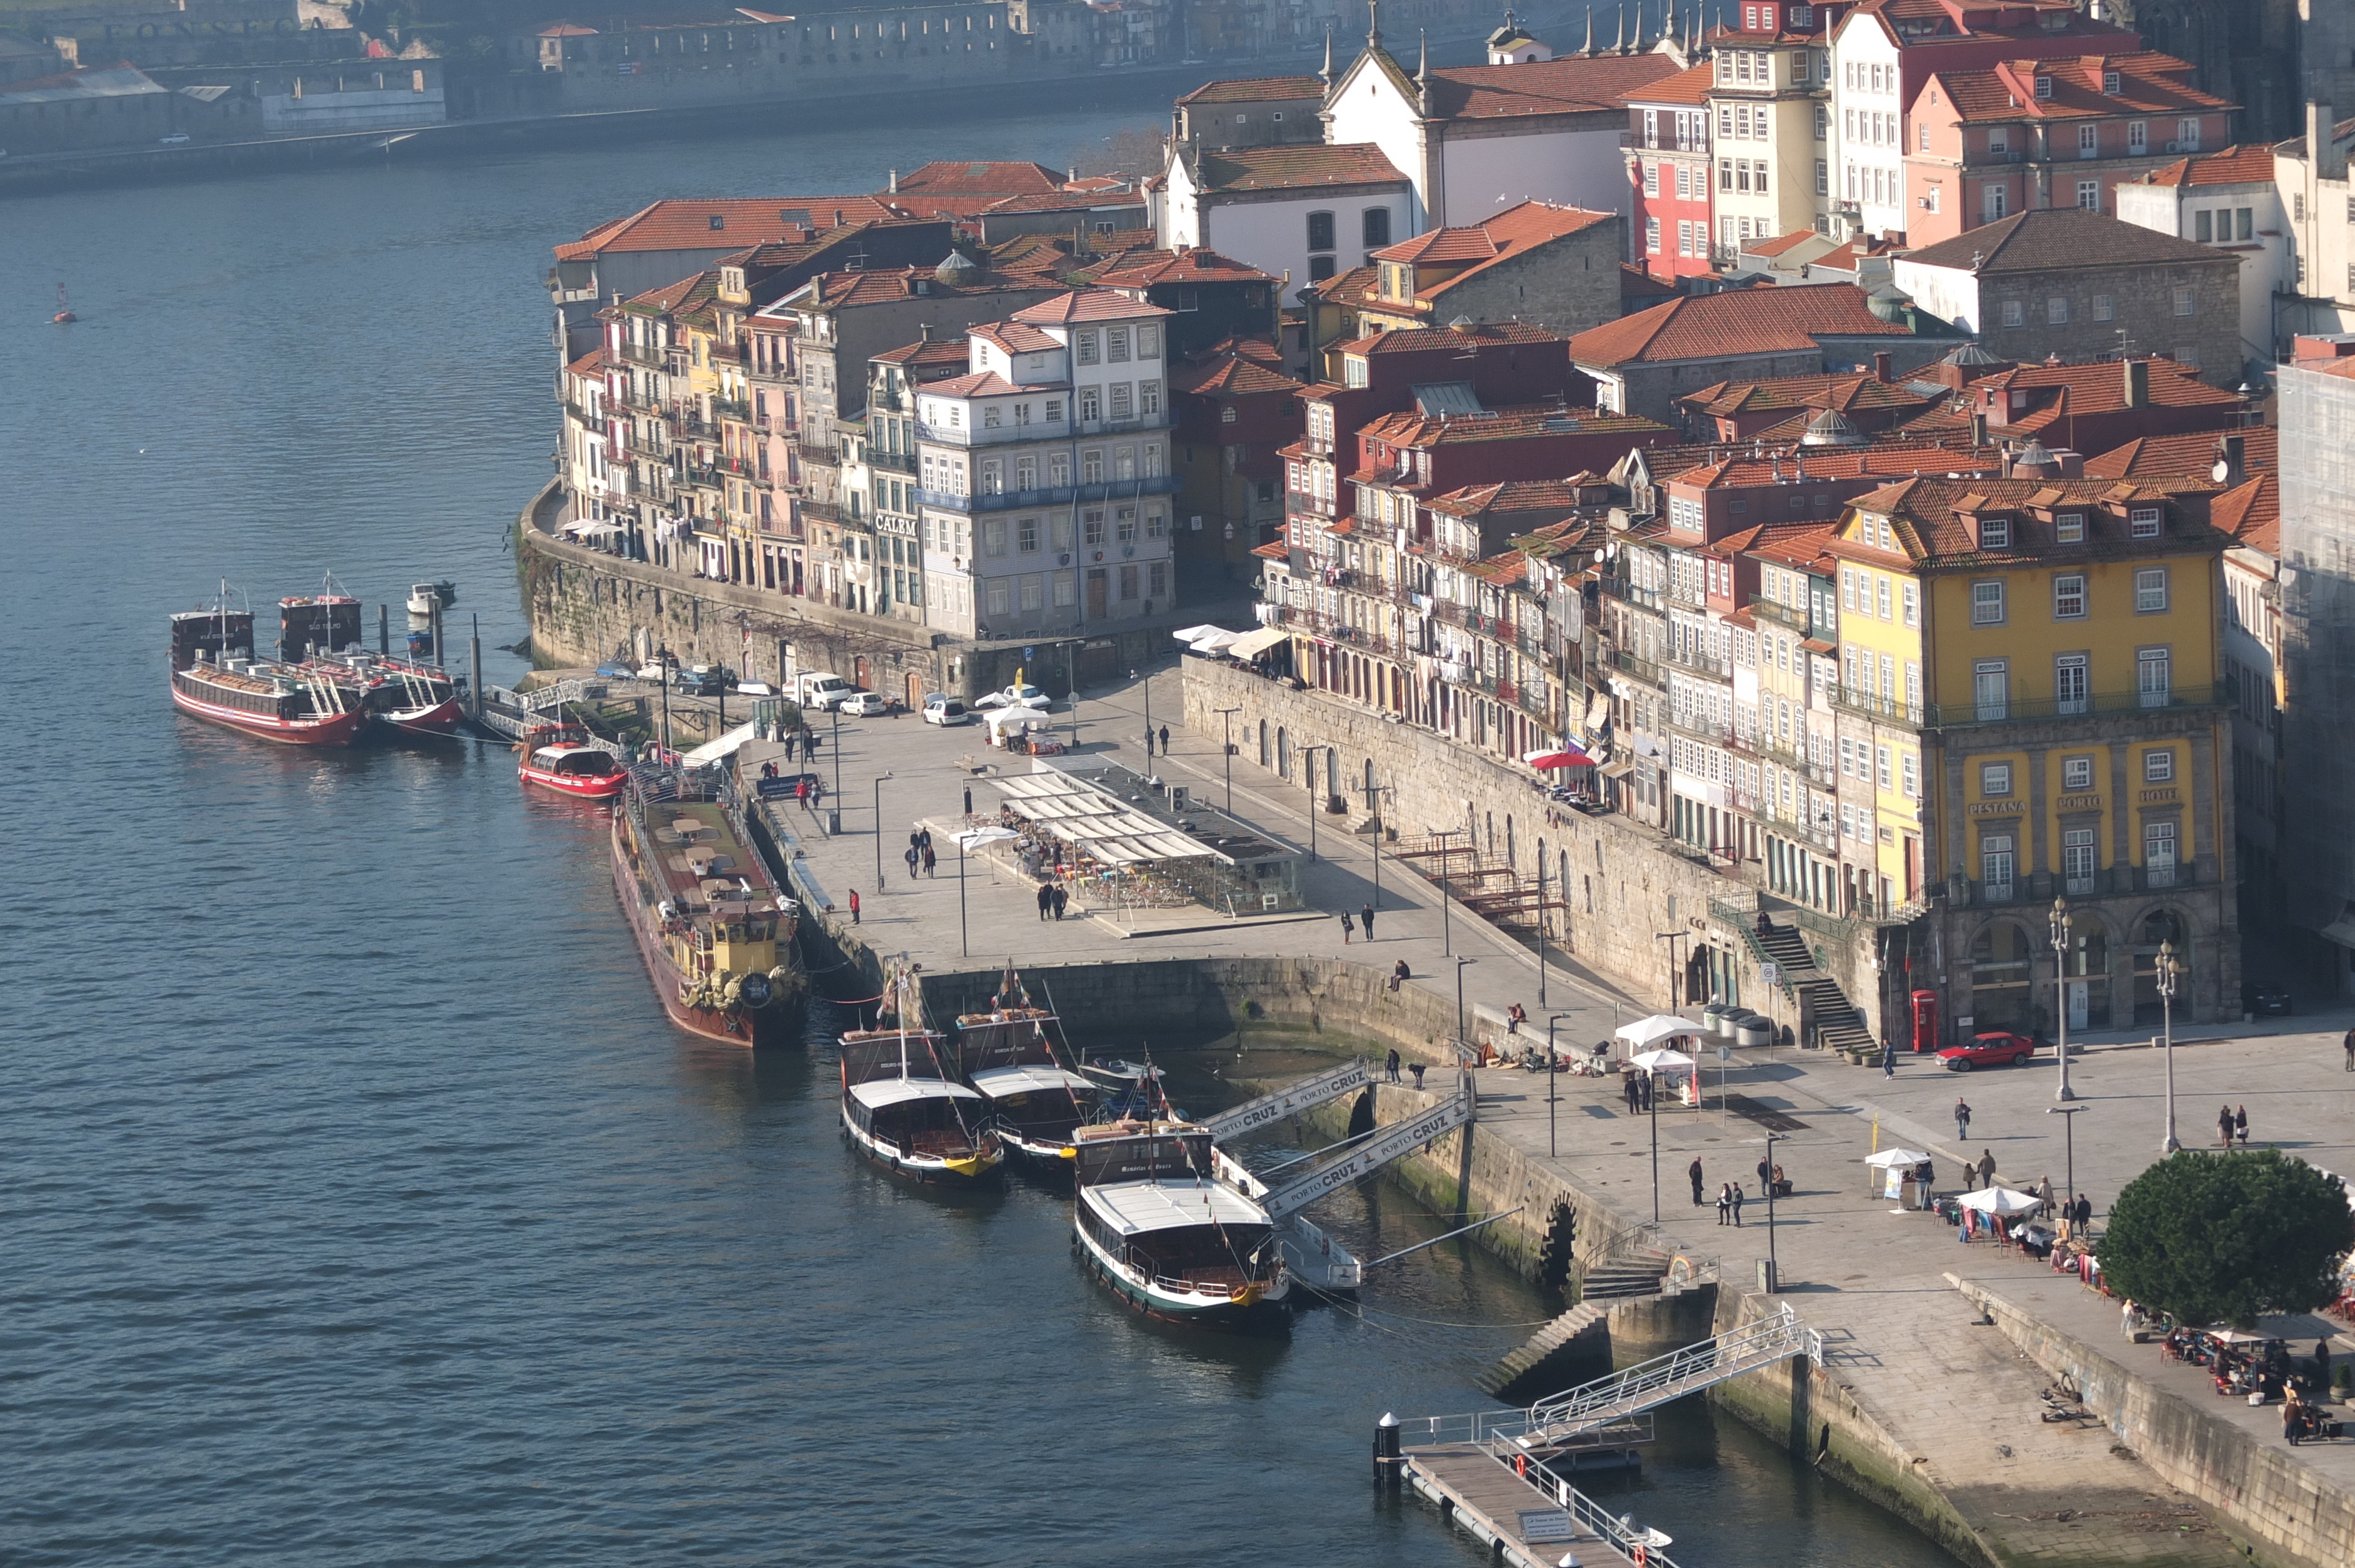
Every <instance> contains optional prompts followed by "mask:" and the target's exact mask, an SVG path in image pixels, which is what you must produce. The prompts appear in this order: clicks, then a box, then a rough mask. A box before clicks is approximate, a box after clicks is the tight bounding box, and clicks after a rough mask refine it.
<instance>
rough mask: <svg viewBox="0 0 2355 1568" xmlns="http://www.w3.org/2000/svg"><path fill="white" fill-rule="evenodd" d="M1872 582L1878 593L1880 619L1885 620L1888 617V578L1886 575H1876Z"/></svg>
mask: <svg viewBox="0 0 2355 1568" xmlns="http://www.w3.org/2000/svg"><path fill="white" fill-rule="evenodd" d="M1874 582H1875V588H1876V589H1877V591H1878V593H1879V595H1880V601H1881V620H1888V619H1889V579H1888V578H1887V577H1876V578H1875V579H1874Z"/></svg>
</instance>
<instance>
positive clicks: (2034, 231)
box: [1903, 207, 2240, 277]
mask: <svg viewBox="0 0 2355 1568" xmlns="http://www.w3.org/2000/svg"><path fill="white" fill-rule="evenodd" d="M1903 259H1904V260H1907V261H1910V262H1913V263H1914V264H1915V265H1917V266H1923V267H1949V268H1953V269H1955V270H1958V271H1964V272H1977V274H1979V275H1980V276H1981V277H1987V276H1991V275H1999V274H2002V273H2006V272H2051V271H2058V270H2062V269H2065V268H2071V267H2131V266H2142V265H2148V264H2151V263H2156V262H2169V261H2204V262H2208V263H2210V264H2211V265H2213V266H2219V267H2237V266H2239V265H2240V262H2239V260H2238V259H2236V258H2234V257H2232V256H2231V255H2228V254H2226V253H2225V252H2223V251H2220V250H2217V249H2214V248H2213V247H2211V246H2207V245H2196V244H2194V243H2192V242H2191V241H2190V240H2189V239H2178V238H2176V237H2175V236H2173V235H2171V234H2161V233H2159V232H2158V230H2156V229H2150V228H2142V227H2141V226H2140V225H2138V224H2132V223H2121V222H2119V221H2118V220H2117V219H2116V218H2115V217H2105V216H2104V215H2103V214H2101V213H2098V212H2084V211H2081V210H2079V209H2078V208H2076V207H2036V208H2031V209H2030V210H2029V211H2027V212H2016V213H2014V214H2012V215H2011V216H2010V217H2003V218H1998V219H1997V220H1996V221H1995V222H1993V223H1987V224H1981V225H1980V226H1979V227H1978V228H1972V229H1966V230H1965V231H1964V232H1962V233H1961V234H1958V235H1956V236H1955V238H1952V239H1943V240H1940V241H1939V242H1938V243H1937V244H1935V245H1929V246H1924V247H1923V248H1922V249H1919V250H1909V251H1907V252H1906V253H1905V255H1904V258H1903Z"/></svg>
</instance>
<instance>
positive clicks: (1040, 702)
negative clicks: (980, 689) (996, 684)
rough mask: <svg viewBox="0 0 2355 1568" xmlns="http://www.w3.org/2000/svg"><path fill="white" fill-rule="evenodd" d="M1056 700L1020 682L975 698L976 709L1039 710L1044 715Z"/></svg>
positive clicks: (1028, 684) (1032, 686)
mask: <svg viewBox="0 0 2355 1568" xmlns="http://www.w3.org/2000/svg"><path fill="white" fill-rule="evenodd" d="M1054 703H1055V699H1054V698H1052V697H1050V696H1049V695H1048V694H1046V693H1044V692H1042V691H1040V690H1039V688H1038V687H1036V686H1034V685H1031V684H1030V683H1028V682H1018V683H1016V684H1014V685H1011V686H1007V687H1006V688H1005V689H1003V690H1002V691H996V692H992V693H990V694H988V695H987V696H982V697H975V699H974V701H973V705H974V706H975V707H976V708H1037V709H1038V710H1039V712H1041V713H1044V712H1045V711H1046V710H1047V709H1049V708H1050V707H1052V706H1053V705H1054Z"/></svg>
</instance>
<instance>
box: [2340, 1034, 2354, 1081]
mask: <svg viewBox="0 0 2355 1568" xmlns="http://www.w3.org/2000/svg"><path fill="white" fill-rule="evenodd" d="M2339 1045H2340V1047H2341V1048H2342V1049H2344V1050H2345V1051H2346V1053H2347V1070H2348V1071H2349V1072H2350V1073H2355V1029H2350V1030H2349V1031H2348V1032H2347V1038H2346V1039H2344V1040H2341V1041H2340V1042H2339Z"/></svg>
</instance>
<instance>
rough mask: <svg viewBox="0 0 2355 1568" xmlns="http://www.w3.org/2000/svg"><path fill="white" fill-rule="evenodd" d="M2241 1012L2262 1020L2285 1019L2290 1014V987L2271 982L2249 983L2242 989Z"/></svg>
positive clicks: (2254, 981) (2255, 981) (2253, 981)
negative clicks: (2251, 1013) (2268, 1018)
mask: <svg viewBox="0 0 2355 1568" xmlns="http://www.w3.org/2000/svg"><path fill="white" fill-rule="evenodd" d="M2241 1011H2242V1012H2254V1013H2255V1014H2256V1015H2257V1016H2258V1017H2260V1018H2264V1017H2275V1018H2280V1017H2285V1016H2286V1015H2287V1014H2288V1013H2289V1012H2290V998H2289V987H2287V986H2286V985H2281V984H2278V983H2276V982H2274V981H2271V980H2250V981H2247V982H2246V983H2244V984H2243V986H2242V987H2241Z"/></svg>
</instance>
